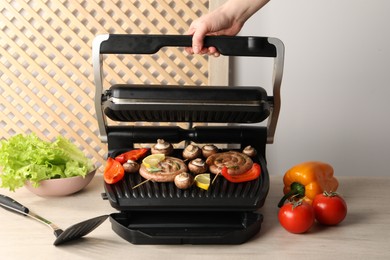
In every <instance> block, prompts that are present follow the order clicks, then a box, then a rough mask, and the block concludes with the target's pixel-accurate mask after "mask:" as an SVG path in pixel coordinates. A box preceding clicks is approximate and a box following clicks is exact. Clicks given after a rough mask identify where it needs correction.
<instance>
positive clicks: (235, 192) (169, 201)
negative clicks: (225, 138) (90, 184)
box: [105, 150, 269, 211]
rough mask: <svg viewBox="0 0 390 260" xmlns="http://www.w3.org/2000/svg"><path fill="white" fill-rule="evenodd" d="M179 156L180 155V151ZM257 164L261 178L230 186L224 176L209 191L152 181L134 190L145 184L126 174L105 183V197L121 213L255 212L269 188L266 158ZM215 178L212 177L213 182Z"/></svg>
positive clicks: (141, 180) (136, 176)
mask: <svg viewBox="0 0 390 260" xmlns="http://www.w3.org/2000/svg"><path fill="white" fill-rule="evenodd" d="M176 152H177V151H176ZM177 153H178V154H181V150H180V152H177ZM173 156H175V155H173ZM175 157H178V156H175ZM254 162H258V163H259V164H260V165H261V168H262V174H261V176H260V178H258V179H256V180H253V181H250V182H243V183H231V182H229V181H227V180H226V179H225V178H224V177H222V176H218V177H217V178H216V179H215V182H214V183H212V184H210V187H209V189H208V190H207V191H206V190H203V189H200V188H199V187H197V186H196V185H193V186H192V187H191V188H189V189H187V190H181V189H178V188H177V187H176V186H175V184H174V183H173V182H164V183H159V182H152V181H148V182H146V183H144V184H142V185H140V186H139V187H136V188H135V189H132V187H134V186H136V185H137V184H139V183H141V182H143V181H145V179H144V178H142V177H141V176H140V175H139V174H138V173H136V174H126V175H125V178H124V179H123V180H122V181H120V182H118V183H116V184H113V185H109V184H105V190H106V195H107V197H108V199H109V201H110V203H111V205H112V206H113V207H114V208H117V209H119V210H122V211H123V210H125V211H127V210H143V211H145V210H154V211H155V210H161V211H170V210H176V211H177V210H180V211H181V210H183V211H188V210H189V211H191V210H206V211H223V210H229V211H253V210H256V209H258V208H259V207H261V206H262V204H263V203H264V200H265V197H266V195H267V193H268V188H269V187H268V182H269V180H268V172H267V168H266V167H265V161H264V159H263V158H261V157H257V158H254ZM214 176H215V175H214V174H211V180H213V178H214Z"/></svg>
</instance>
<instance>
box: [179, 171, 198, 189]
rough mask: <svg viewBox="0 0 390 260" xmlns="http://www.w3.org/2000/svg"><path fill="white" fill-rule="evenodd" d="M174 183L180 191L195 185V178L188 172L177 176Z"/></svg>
mask: <svg viewBox="0 0 390 260" xmlns="http://www.w3.org/2000/svg"><path fill="white" fill-rule="evenodd" d="M174 183H175V185H176V187H177V188H179V189H188V188H189V187H191V186H192V184H193V183H194V177H192V175H191V174H189V173H188V172H182V173H180V174H178V175H176V176H175V179H174Z"/></svg>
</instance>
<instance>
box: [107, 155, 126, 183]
mask: <svg viewBox="0 0 390 260" xmlns="http://www.w3.org/2000/svg"><path fill="white" fill-rule="evenodd" d="M124 175H125V169H124V168H123V166H122V164H121V163H120V162H118V161H116V160H114V159H113V158H111V157H108V159H107V162H106V167H105V168H104V173H103V179H104V181H105V182H106V183H108V184H114V183H116V182H118V181H120V180H121V179H122V178H123V176H124Z"/></svg>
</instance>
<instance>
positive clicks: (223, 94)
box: [93, 35, 284, 244]
mask: <svg viewBox="0 0 390 260" xmlns="http://www.w3.org/2000/svg"><path fill="white" fill-rule="evenodd" d="M191 42H192V39H191V36H182V35H99V36H97V37H96V39H95V40H94V43H93V65H94V77H95V84H96V95H95V108H96V116H97V120H98V124H99V131H100V138H101V141H102V142H106V143H107V144H108V156H111V157H115V156H116V155H118V154H120V153H122V152H125V151H129V150H131V149H134V147H135V145H136V144H143V143H146V144H147V143H155V142H156V140H157V139H164V140H165V141H167V142H170V143H172V144H174V145H175V144H178V143H181V142H183V141H184V142H185V143H187V144H188V143H190V142H193V143H196V144H210V143H212V144H215V145H217V146H218V144H224V145H226V146H228V147H229V146H234V145H235V146H239V147H238V148H237V150H242V149H243V148H244V147H246V146H248V145H251V146H252V147H254V148H255V149H256V150H257V152H258V153H257V156H256V158H254V159H253V161H254V162H257V163H259V164H260V165H261V169H262V173H261V176H260V177H259V178H258V179H256V180H253V181H249V182H243V183H231V182H229V181H227V180H226V179H225V178H223V177H222V176H219V177H217V178H216V179H215V181H214V182H213V183H212V184H211V185H210V187H209V189H208V190H202V189H200V188H198V187H196V186H192V187H191V188H189V189H187V190H180V189H178V188H176V186H175V185H174V183H158V182H152V181H149V182H145V183H144V184H143V185H140V186H139V187H137V188H135V189H132V187H134V186H135V185H137V184H139V183H141V182H143V181H145V179H143V178H142V177H141V176H140V175H139V174H126V175H125V178H124V179H122V180H121V181H119V182H117V183H115V184H106V183H105V186H104V189H105V192H104V193H103V194H102V195H103V198H104V199H107V200H108V201H109V202H110V204H111V206H112V207H113V208H115V209H117V210H118V212H117V213H113V214H111V215H110V221H111V223H112V229H113V230H114V231H115V232H116V233H117V234H118V235H119V236H121V237H122V238H124V239H125V240H127V241H129V242H131V243H133V244H186V243H189V244H239V243H243V242H245V241H247V240H249V239H250V238H251V237H253V236H254V235H255V234H257V233H258V232H259V231H260V228H261V223H262V220H263V217H262V215H261V213H260V212H259V209H260V208H261V207H262V206H263V204H264V201H265V199H266V196H267V193H268V189H269V175H268V171H267V165H266V159H265V150H266V149H265V146H266V144H269V143H272V142H273V138H274V134H275V129H276V124H277V120H278V115H279V109H280V85H281V78H282V73H283V61H284V46H283V43H282V42H281V41H280V40H279V39H276V38H269V37H229V36H208V37H206V38H205V46H215V47H216V48H217V49H218V51H219V52H220V53H221V54H222V55H227V56H253V57H269V58H273V59H274V71H273V73H274V75H273V82H272V84H273V96H268V95H267V92H266V91H265V90H264V89H263V88H261V87H252V86H250V87H242V86H239V87H223V86H171V85H166V86H161V85H138V84H117V85H113V86H111V87H110V88H109V89H107V90H103V68H102V59H103V54H130V55H131V54H133V55H135V54H146V55H150V54H154V53H156V52H158V51H159V50H160V49H161V48H163V47H184V46H191ZM108 119H110V120H112V121H117V122H130V124H116V125H113V124H111V125H110V124H109V123H108ZM266 119H268V122H267V125H266V126H262V125H261V124H258V123H260V122H262V121H264V120H266ZM135 122H176V123H181V122H186V123H188V128H182V127H180V126H160V125H158V126H140V125H139V124H136V123H135ZM131 123H133V124H131ZM193 123H217V124H212V125H210V124H206V125H201V126H194V125H193ZM224 149H226V150H229V149H228V148H224ZM230 150H231V149H230ZM181 154H182V149H179V148H176V149H175V150H174V154H173V155H172V156H174V157H178V158H181ZM212 179H213V177H212Z"/></svg>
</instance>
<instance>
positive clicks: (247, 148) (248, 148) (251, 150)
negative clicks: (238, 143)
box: [242, 145, 257, 157]
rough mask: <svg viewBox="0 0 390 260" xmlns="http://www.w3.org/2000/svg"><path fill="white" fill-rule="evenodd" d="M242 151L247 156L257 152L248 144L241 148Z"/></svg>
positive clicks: (252, 155)
mask: <svg viewBox="0 0 390 260" xmlns="http://www.w3.org/2000/svg"><path fill="white" fill-rule="evenodd" d="M242 153H244V154H246V155H248V156H249V157H254V156H255V155H256V154H257V151H256V149H255V148H253V147H252V146H250V145H248V146H247V147H245V148H244V150H242Z"/></svg>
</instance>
